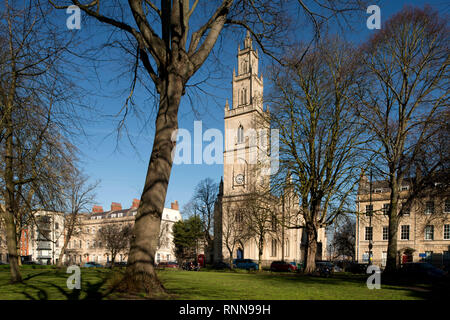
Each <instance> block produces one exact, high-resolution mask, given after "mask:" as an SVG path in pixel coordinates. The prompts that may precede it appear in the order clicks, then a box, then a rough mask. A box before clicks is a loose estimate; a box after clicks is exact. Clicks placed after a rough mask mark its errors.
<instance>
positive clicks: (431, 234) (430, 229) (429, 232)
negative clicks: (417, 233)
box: [424, 224, 434, 240]
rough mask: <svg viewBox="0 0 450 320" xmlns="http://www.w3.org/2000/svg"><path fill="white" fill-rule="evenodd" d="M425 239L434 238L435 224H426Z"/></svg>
mask: <svg viewBox="0 0 450 320" xmlns="http://www.w3.org/2000/svg"><path fill="white" fill-rule="evenodd" d="M424 233H425V240H434V225H431V224H430V225H426V226H425V232H424Z"/></svg>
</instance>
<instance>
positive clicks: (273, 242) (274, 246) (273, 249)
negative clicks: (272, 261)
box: [271, 239, 277, 257]
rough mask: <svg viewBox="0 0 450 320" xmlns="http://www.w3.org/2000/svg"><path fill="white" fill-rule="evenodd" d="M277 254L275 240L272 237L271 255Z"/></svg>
mask: <svg viewBox="0 0 450 320" xmlns="http://www.w3.org/2000/svg"><path fill="white" fill-rule="evenodd" d="M276 255H277V240H276V239H272V255H271V256H272V257H276Z"/></svg>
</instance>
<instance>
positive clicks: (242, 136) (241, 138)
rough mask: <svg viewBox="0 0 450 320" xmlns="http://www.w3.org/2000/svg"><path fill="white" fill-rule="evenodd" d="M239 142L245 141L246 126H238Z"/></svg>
mask: <svg viewBox="0 0 450 320" xmlns="http://www.w3.org/2000/svg"><path fill="white" fill-rule="evenodd" d="M237 143H244V127H243V126H242V125H240V126H239V128H238V136H237Z"/></svg>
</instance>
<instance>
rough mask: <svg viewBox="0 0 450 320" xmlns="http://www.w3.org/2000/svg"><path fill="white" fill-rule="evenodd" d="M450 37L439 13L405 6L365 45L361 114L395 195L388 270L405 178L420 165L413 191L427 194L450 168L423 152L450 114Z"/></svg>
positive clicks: (377, 164) (393, 260) (393, 262)
mask: <svg viewBox="0 0 450 320" xmlns="http://www.w3.org/2000/svg"><path fill="white" fill-rule="evenodd" d="M448 33H449V28H448V23H447V22H446V21H445V19H444V18H443V17H440V16H439V14H438V12H435V11H433V10H432V9H431V8H429V7H425V8H424V9H419V8H413V7H405V8H404V9H403V10H402V11H400V12H399V13H397V14H396V15H394V16H393V17H392V18H390V19H389V20H388V21H387V22H386V24H385V25H384V26H383V28H382V29H381V30H380V31H379V32H377V33H376V34H375V35H374V36H373V37H372V38H371V39H370V40H369V41H368V42H367V43H366V44H365V45H364V47H363V53H364V69H365V73H366V75H367V76H366V79H367V82H368V83H369V87H370V90H368V89H367V87H368V86H365V88H366V89H364V90H361V95H360V101H361V103H360V105H359V116H360V117H361V119H363V120H364V122H365V125H366V126H367V127H368V128H369V129H370V131H371V133H372V135H373V139H374V142H373V143H372V144H371V148H370V152H371V153H372V154H375V155H376V161H373V162H372V163H373V166H374V168H375V173H376V174H377V175H378V176H379V177H381V178H382V179H385V180H387V181H388V183H389V188H390V191H391V193H390V206H389V212H388V217H389V240H388V251H387V261H386V268H385V272H392V271H394V270H396V268H397V265H398V261H397V232H398V225H399V219H400V216H401V214H402V210H401V206H400V205H399V196H400V188H401V186H402V184H403V182H404V179H405V178H406V177H411V176H412V172H413V171H414V170H415V168H418V167H421V169H422V170H423V175H422V178H420V177H416V178H419V179H416V181H415V185H416V186H415V187H414V188H415V190H416V191H419V190H423V185H422V184H423V181H425V180H423V178H424V177H430V176H431V175H432V173H433V172H435V171H436V170H440V169H442V167H443V165H445V161H444V162H443V161H442V160H443V159H442V157H436V156H437V155H438V153H436V152H431V154H428V153H427V157H426V159H425V158H424V154H423V150H422V149H428V148H431V147H432V146H433V143H432V141H433V140H434V137H436V136H437V135H438V133H439V132H440V131H441V128H442V127H441V126H440V125H437V124H438V123H440V122H442V118H441V117H442V116H444V115H445V114H444V112H445V109H447V110H448V105H449V100H448V99H449V90H448V78H449V73H448V64H449V55H448V47H449V39H448ZM447 112H448V111H447ZM447 114H448V113H447ZM447 146H448V144H447ZM421 159H422V160H424V161H420V160H421ZM447 159H448V158H447ZM420 162H422V164H420ZM419 180H422V182H421V181H419ZM413 194H414V192H412V193H411V195H413ZM410 199H412V197H410Z"/></svg>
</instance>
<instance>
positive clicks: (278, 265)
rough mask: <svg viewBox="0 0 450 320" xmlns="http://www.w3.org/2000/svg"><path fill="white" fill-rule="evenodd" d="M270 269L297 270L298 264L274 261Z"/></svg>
mask: <svg viewBox="0 0 450 320" xmlns="http://www.w3.org/2000/svg"><path fill="white" fill-rule="evenodd" d="M270 271H274V272H276V271H284V272H295V271H297V266H295V265H293V264H292V263H289V262H286V261H273V262H272V263H271V264H270Z"/></svg>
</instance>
